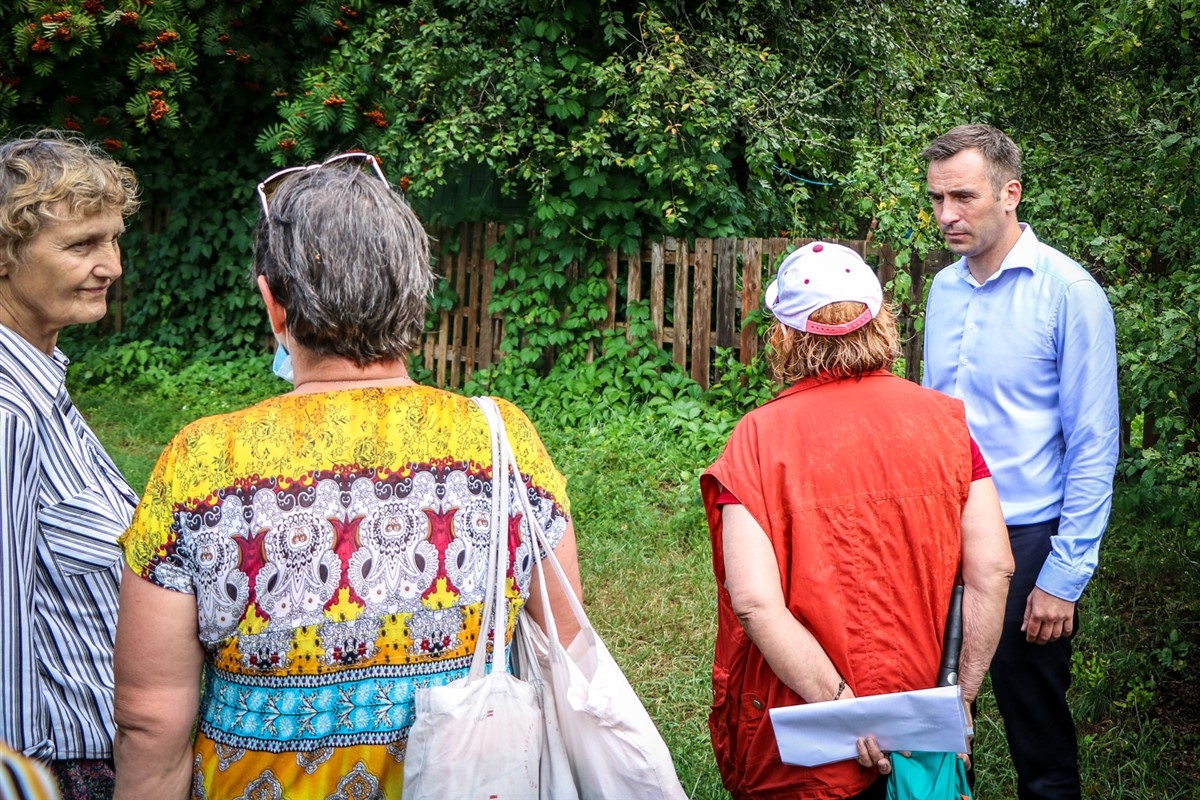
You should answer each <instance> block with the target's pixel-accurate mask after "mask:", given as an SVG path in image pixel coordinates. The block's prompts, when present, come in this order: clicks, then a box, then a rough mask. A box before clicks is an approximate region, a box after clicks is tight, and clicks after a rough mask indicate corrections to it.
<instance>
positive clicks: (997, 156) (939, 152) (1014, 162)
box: [921, 125, 1021, 195]
mask: <svg viewBox="0 0 1200 800" xmlns="http://www.w3.org/2000/svg"><path fill="white" fill-rule="evenodd" d="M972 148H974V149H975V150H978V151H979V152H980V154H981V155H983V158H984V160H985V161H987V164H988V180H989V181H990V182H991V184H992V189H993V190H994V191H995V192H996V194H997V195H998V194H1000V190H1001V189H1003V188H1004V184H1006V183H1008V182H1009V181H1019V180H1021V148H1019V147H1017V144H1016V142H1014V141H1013V140H1012V139H1010V138H1009V137H1008V136H1007V135H1006V134H1005V133H1004V131H1002V130H1000V129H999V128H993V127H992V126H991V125H959V126H958V127H956V128H951V129H950V130H948V131H946V132H945V133H943V134H942V135H941V136H939V137H938V138H936V139H934V140H933V143H932V144H931V145H929V147H926V148H925V149H924V150H922V151H921V158H924V159H925V160H927V161H941V160H942V159H946V158H950V157H952V156H956V155H958V154H959V153H961V152H962V151H963V150H970V149H972Z"/></svg>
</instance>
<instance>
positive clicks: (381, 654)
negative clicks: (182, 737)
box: [121, 387, 570, 800]
mask: <svg viewBox="0 0 1200 800" xmlns="http://www.w3.org/2000/svg"><path fill="white" fill-rule="evenodd" d="M500 408H501V412H502V414H503V416H504V420H505V424H506V426H507V427H508V434H509V440H510V441H511V443H512V446H513V451H514V452H515V454H516V457H517V462H518V464H519V465H520V467H521V470H522V473H523V474H524V475H525V476H526V480H527V482H528V484H529V492H530V499H531V501H532V504H533V508H534V513H535V514H536V515H537V516H538V517H539V519H540V520H541V522H542V524H543V526H544V527H545V529H546V531H547V534H548V535H549V537H550V540H551V542H552V543H557V541H558V540H559V538H561V536H562V534H563V532H564V531H565V530H566V526H567V521H568V518H569V513H570V509H569V505H568V501H567V496H566V487H565V481H564V479H563V477H562V476H561V475H560V474H559V473H558V472H557V471H556V470H555V468H554V465H553V464H552V463H551V461H550V458H549V456H548V455H547V453H546V450H545V448H544V447H543V445H542V443H541V440H540V439H539V438H538V435H537V432H536V431H535V430H534V428H533V425H532V424H531V423H530V422H529V420H528V419H527V418H526V417H525V416H524V415H523V414H522V413H521V412H520V411H519V410H517V409H516V407H514V406H513V405H511V404H510V403H507V402H505V401H500ZM490 509H491V448H490V445H489V438H488V427H487V422H486V420H485V419H484V417H483V415H482V413H481V412H480V411H479V409H478V408H477V407H476V406H475V405H474V404H473V403H472V402H471V401H470V400H468V399H467V398H464V397H459V396H457V395H454V394H451V393H449V392H444V391H441V390H438V389H431V388H426V387H408V388H399V389H396V388H393V389H363V390H353V391H343V392H331V393H326V394H313V395H296V396H293V395H285V396H283V397H278V398H274V399H271V400H267V401H265V402H263V403H260V404H258V405H256V406H253V407H251V408H248V409H246V410H243V411H239V412H236V413H233V414H227V415H223V416H218V417H209V418H206V419H202V420H199V421H198V422H195V423H193V424H191V425H189V426H188V427H187V428H185V429H184V430H183V431H181V432H180V433H179V435H177V436H176V437H175V439H174V440H173V441H172V442H171V444H170V445H169V446H168V447H167V449H166V450H165V451H164V452H163V455H162V457H161V458H160V459H159V462H158V466H157V467H156V468H155V471H154V474H153V476H152V477H151V479H150V483H149V485H148V486H147V488H146V493H145V496H144V497H143V498H142V502H141V505H139V506H138V509H137V513H136V515H135V516H134V520H133V523H132V525H131V527H130V528H129V530H128V532H127V533H126V534H125V536H124V537H123V538H122V540H121V543H122V546H123V547H124V549H125V556H126V560H127V561H128V563H129V565H130V567H131V568H132V569H133V571H134V572H136V573H137V574H138V575H139V576H141V577H142V578H144V579H146V580H149V581H151V582H153V583H154V584H156V585H158V586H162V587H164V588H167V589H170V590H173V591H178V592H186V593H189V594H194V595H195V596H196V605H197V613H198V621H199V632H200V639H201V643H202V645H203V647H204V649H205V652H206V666H205V675H204V691H203V695H202V699H201V707H200V719H199V727H198V733H197V736H196V743H195V757H194V761H193V782H192V795H193V797H196V798H214V799H215V798H221V799H222V800H231V799H232V798H256V799H257V800H268V799H269V798H279V799H280V800H282V798H288V799H289V800H306V799H308V798H312V799H313V800H317V799H320V800H324V799H325V798H362V799H363V800H366V798H384V797H399V795H400V787H401V783H402V780H403V761H404V749H405V745H406V742H407V737H408V731H409V728H410V727H411V725H412V722H413V702H412V701H413V693H414V690H415V689H416V688H417V687H418V686H427V685H440V684H444V683H447V682H449V681H452V680H454V679H456V678H459V677H461V676H462V675H465V674H466V670H467V667H468V665H469V662H470V656H471V654H472V652H473V651H474V646H475V641H476V639H477V638H478V636H479V632H480V612H481V610H482V601H483V591H484V588H485V568H486V563H487V547H488V541H489V539H490V525H491V519H490ZM513 509H514V516H513V517H512V518H511V519H510V520H509V524H508V531H507V534H508V537H509V542H510V548H509V551H510V558H511V563H510V566H509V585H508V595H509V598H510V602H511V606H512V608H513V610H514V611H515V610H516V609H518V608H520V607H521V605H522V604H523V603H524V598H526V597H527V596H528V593H529V581H530V575H531V569H532V561H531V558H530V553H529V546H528V536H529V533H528V526H527V525H526V524H525V523H524V522H523V521H522V519H521V517H520V512H519V510H518V505H517V504H516V503H515V502H514V503H513ZM509 635H511V629H510V632H509Z"/></svg>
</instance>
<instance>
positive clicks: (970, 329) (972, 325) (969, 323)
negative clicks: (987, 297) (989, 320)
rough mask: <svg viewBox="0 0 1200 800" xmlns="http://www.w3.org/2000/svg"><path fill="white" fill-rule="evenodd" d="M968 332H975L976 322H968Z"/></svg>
mask: <svg viewBox="0 0 1200 800" xmlns="http://www.w3.org/2000/svg"><path fill="white" fill-rule="evenodd" d="M967 330H969V331H973V330H975V323H974V322H968V323H967Z"/></svg>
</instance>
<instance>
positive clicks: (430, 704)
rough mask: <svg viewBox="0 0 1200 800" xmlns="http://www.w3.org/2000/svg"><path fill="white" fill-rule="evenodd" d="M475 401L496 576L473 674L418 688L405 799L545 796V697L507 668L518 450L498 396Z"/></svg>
mask: <svg viewBox="0 0 1200 800" xmlns="http://www.w3.org/2000/svg"><path fill="white" fill-rule="evenodd" d="M475 401H476V403H478V404H479V405H480V408H481V409H482V410H483V412H484V415H485V416H486V417H487V418H488V427H489V428H490V429H491V440H492V517H491V544H490V546H489V549H488V574H489V575H490V576H491V577H490V580H489V581H488V589H487V593H486V595H485V600H484V607H483V614H482V616H481V617H480V632H479V639H478V641H477V642H476V644H475V654H474V657H473V658H472V660H471V668H470V670H469V671H468V674H467V676H466V677H465V678H460V679H458V680H456V681H453V682H451V683H449V684H447V685H445V686H430V687H422V688H419V689H417V690H416V696H415V698H414V705H415V709H416V719H415V721H414V722H413V726H412V729H411V731H410V732H409V735H408V749H407V752H406V754H405V759H404V791H403V795H402V797H403V798H404V800H451V799H452V798H453V799H455V800H457V798H464V800H472V799H473V798H480V800H487V799H488V798H496V800H537V798H538V796H539V795H538V791H539V784H540V783H541V774H540V771H541V755H542V746H543V743H544V740H545V732H544V722H543V720H544V717H543V714H542V708H541V702H540V698H539V696H538V692H537V689H536V688H535V687H534V685H533V684H531V683H529V682H527V681H523V680H521V679H519V678H516V677H514V676H513V675H510V674H508V673H507V672H506V671H505V664H506V663H507V661H506V655H507V646H506V633H507V630H508V627H507V619H508V613H507V612H508V600H507V598H506V597H505V591H504V587H505V584H506V573H507V570H508V518H509V502H508V498H509V483H508V474H509V469H508V458H509V457H510V454H511V452H512V450H511V448H510V447H509V446H508V443H507V437H506V436H505V434H504V431H503V428H497V427H496V425H495V421H496V420H499V419H500V415H499V411H498V409H496V406H495V403H494V401H492V400H490V399H488V398H476V399H475ZM481 401H486V402H481ZM501 424H502V423H501ZM502 445H503V446H502ZM514 471H515V470H514ZM489 627H490V630H491V632H492V640H493V642H494V644H493V647H492V651H493V652H492V668H491V670H490V671H487V664H486V651H487V640H488V635H487V634H488V631H489Z"/></svg>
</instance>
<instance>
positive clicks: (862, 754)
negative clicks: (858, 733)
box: [857, 736, 892, 775]
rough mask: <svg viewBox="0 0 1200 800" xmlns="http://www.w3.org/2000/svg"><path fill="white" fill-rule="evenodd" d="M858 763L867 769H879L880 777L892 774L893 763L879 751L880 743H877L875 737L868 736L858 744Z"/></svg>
mask: <svg viewBox="0 0 1200 800" xmlns="http://www.w3.org/2000/svg"><path fill="white" fill-rule="evenodd" d="M857 744H858V763H859V764H861V765H862V766H864V767H866V768H867V769H877V770H879V774H880V775H890V774H891V772H892V762H891V761H890V760H888V757H887V756H886V755H884V753H883V751H882V750H880V749H879V743H878V742H876V741H875V737H874V736H867V737H864V738H862V739H859V740H858V742H857Z"/></svg>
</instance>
